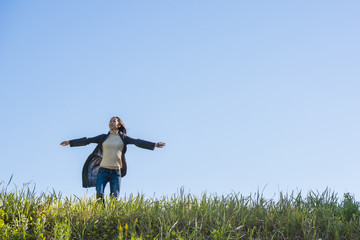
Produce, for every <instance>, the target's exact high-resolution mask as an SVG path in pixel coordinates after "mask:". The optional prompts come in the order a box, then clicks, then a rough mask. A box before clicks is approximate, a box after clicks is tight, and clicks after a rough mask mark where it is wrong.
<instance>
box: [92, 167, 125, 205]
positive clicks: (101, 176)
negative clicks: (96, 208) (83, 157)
mask: <svg viewBox="0 0 360 240" xmlns="http://www.w3.org/2000/svg"><path fill="white" fill-rule="evenodd" d="M108 182H110V196H111V197H115V198H117V197H118V196H119V193H120V183H121V172H120V170H115V169H108V168H102V167H101V168H100V169H99V172H98V174H97V179H96V198H97V199H104V195H105V194H104V193H105V186H106V184H107V183H108Z"/></svg>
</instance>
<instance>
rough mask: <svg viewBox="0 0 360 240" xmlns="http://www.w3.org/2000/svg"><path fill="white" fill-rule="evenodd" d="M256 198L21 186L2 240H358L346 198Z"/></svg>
mask: <svg viewBox="0 0 360 240" xmlns="http://www.w3.org/2000/svg"><path fill="white" fill-rule="evenodd" d="M301 195H302V194H300V193H298V194H282V193H280V196H279V200H277V201H275V200H272V199H270V200H267V199H264V197H263V196H262V195H261V194H259V193H258V194H255V195H252V196H242V195H240V194H229V195H226V196H217V195H211V196H208V195H206V194H203V195H202V196H201V197H196V196H193V195H191V194H184V192H180V194H178V195H174V196H171V197H166V196H165V197H162V198H160V199H149V198H146V197H145V196H144V195H141V194H138V195H136V196H132V195H131V196H130V197H127V198H120V199H119V200H112V199H106V203H105V207H104V206H103V205H102V203H99V202H96V200H95V199H82V198H77V197H74V198H67V197H65V198H64V197H61V194H59V193H47V194H45V193H42V194H41V195H40V196H36V194H35V190H34V189H30V188H29V187H28V186H27V185H25V186H24V187H23V188H22V189H21V190H13V191H8V190H7V189H6V188H4V187H3V190H2V191H1V193H0V239H11V240H13V239H96V240H98V239H291V240H295V239H307V240H308V239H360V210H359V203H357V202H356V201H355V199H354V197H352V195H351V194H345V195H344V196H343V198H341V199H339V198H338V197H337V194H335V193H332V192H330V191H328V190H326V191H325V192H323V193H315V192H309V193H308V194H307V196H306V197H302V196H301Z"/></svg>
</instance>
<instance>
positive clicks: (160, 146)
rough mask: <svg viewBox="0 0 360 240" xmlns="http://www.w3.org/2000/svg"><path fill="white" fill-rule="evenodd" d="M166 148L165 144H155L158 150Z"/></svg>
mask: <svg viewBox="0 0 360 240" xmlns="http://www.w3.org/2000/svg"><path fill="white" fill-rule="evenodd" d="M164 146H165V143H163V142H158V143H155V147H157V148H162V147H164Z"/></svg>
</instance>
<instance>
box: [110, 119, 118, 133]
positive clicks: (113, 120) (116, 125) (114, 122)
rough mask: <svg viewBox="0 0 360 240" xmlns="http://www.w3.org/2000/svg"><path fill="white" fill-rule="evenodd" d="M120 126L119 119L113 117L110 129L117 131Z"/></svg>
mask: <svg viewBox="0 0 360 240" xmlns="http://www.w3.org/2000/svg"><path fill="white" fill-rule="evenodd" d="M119 126H120V123H119V121H118V120H117V118H111V119H110V122H109V128H110V130H113V131H115V130H116V129H118V128H119Z"/></svg>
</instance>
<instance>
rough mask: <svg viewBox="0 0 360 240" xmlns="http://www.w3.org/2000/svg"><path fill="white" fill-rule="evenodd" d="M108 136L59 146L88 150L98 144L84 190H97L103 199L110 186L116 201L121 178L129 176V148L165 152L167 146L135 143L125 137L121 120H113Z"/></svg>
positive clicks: (85, 174)
mask: <svg viewBox="0 0 360 240" xmlns="http://www.w3.org/2000/svg"><path fill="white" fill-rule="evenodd" d="M109 128H110V131H109V132H108V134H101V135H99V136H96V137H93V138H87V137H84V138H79V139H73V140H69V141H63V142H61V143H60V145H62V146H67V145H70V147H75V146H85V145H88V144H89V143H97V144H98V145H97V147H96V148H95V150H94V151H93V152H92V153H91V154H90V156H89V157H88V159H87V160H86V162H85V164H84V167H83V174H82V177H83V187H85V188H88V187H94V186H96V197H97V198H98V199H104V190H105V186H106V184H107V183H108V182H109V183H110V196H112V197H115V198H117V197H118V196H119V192H120V182H121V177H124V176H125V175H126V170H127V167H126V159H125V153H126V146H127V145H128V144H135V145H136V146H138V147H141V148H145V149H149V150H154V148H155V147H158V148H162V147H164V146H165V143H163V142H158V143H153V142H148V141H144V140H141V139H133V138H131V137H129V136H127V135H126V128H125V125H124V123H123V122H122V121H121V119H120V118H119V117H112V118H111V119H110V123H109Z"/></svg>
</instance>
